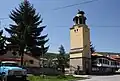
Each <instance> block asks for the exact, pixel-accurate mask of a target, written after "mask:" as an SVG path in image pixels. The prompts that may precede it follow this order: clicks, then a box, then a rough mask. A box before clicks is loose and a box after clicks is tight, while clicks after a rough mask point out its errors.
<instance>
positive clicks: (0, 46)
mask: <svg viewBox="0 0 120 81" xmlns="http://www.w3.org/2000/svg"><path fill="white" fill-rule="evenodd" d="M2 35H3V30H1V31H0V55H4V54H6V52H7V49H6V43H5V42H6V38H5V37H4V36H2Z"/></svg>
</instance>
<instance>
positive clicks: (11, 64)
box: [1, 63, 18, 67]
mask: <svg viewBox="0 0 120 81" xmlns="http://www.w3.org/2000/svg"><path fill="white" fill-rule="evenodd" d="M1 65H2V66H11V67H15V66H18V64H17V63H2V64H1Z"/></svg>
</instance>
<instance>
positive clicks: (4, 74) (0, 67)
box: [0, 61, 27, 81]
mask: <svg viewBox="0 0 120 81" xmlns="http://www.w3.org/2000/svg"><path fill="white" fill-rule="evenodd" d="M26 78H27V71H26V69H23V68H21V67H20V66H19V65H18V63H17V62H15V61H1V62H0V79H1V81H13V80H14V81H15V80H16V81H18V80H20V81H26Z"/></svg>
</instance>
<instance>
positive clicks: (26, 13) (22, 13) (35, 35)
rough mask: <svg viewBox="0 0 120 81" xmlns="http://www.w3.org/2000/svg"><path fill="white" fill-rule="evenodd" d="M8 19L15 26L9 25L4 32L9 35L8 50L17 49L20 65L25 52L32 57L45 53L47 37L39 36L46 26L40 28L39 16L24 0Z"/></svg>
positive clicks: (40, 20)
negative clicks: (29, 53)
mask: <svg viewBox="0 0 120 81" xmlns="http://www.w3.org/2000/svg"><path fill="white" fill-rule="evenodd" d="M9 17H10V19H12V20H13V21H14V23H15V24H10V27H9V28H5V30H6V31H7V32H8V33H9V34H10V37H9V38H7V40H8V42H10V44H9V45H8V46H9V47H10V48H18V49H17V50H18V52H19V54H20V55H21V65H23V56H24V53H25V52H26V51H29V52H31V53H32V55H33V56H40V55H41V54H44V53H46V52H47V50H48V48H49V46H47V47H45V44H46V42H47V41H48V39H46V37H47V35H43V36H42V35H41V32H42V31H43V29H44V28H45V27H46V26H40V25H41V23H42V19H41V15H39V14H38V13H36V9H35V8H34V7H33V5H31V4H30V3H29V1H27V0H25V1H24V2H22V3H21V4H20V5H19V8H15V10H12V11H11V14H10V15H9Z"/></svg>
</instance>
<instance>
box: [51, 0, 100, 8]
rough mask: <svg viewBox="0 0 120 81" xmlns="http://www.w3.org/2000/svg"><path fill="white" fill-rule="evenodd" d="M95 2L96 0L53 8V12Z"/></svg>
mask: <svg viewBox="0 0 120 81" xmlns="http://www.w3.org/2000/svg"><path fill="white" fill-rule="evenodd" d="M95 1H98V0H90V1H84V2H81V3H76V4H72V5H67V6H63V7H58V8H55V9H53V10H59V9H64V8H68V7H73V6H77V5H80V4H87V3H91V2H95Z"/></svg>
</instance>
